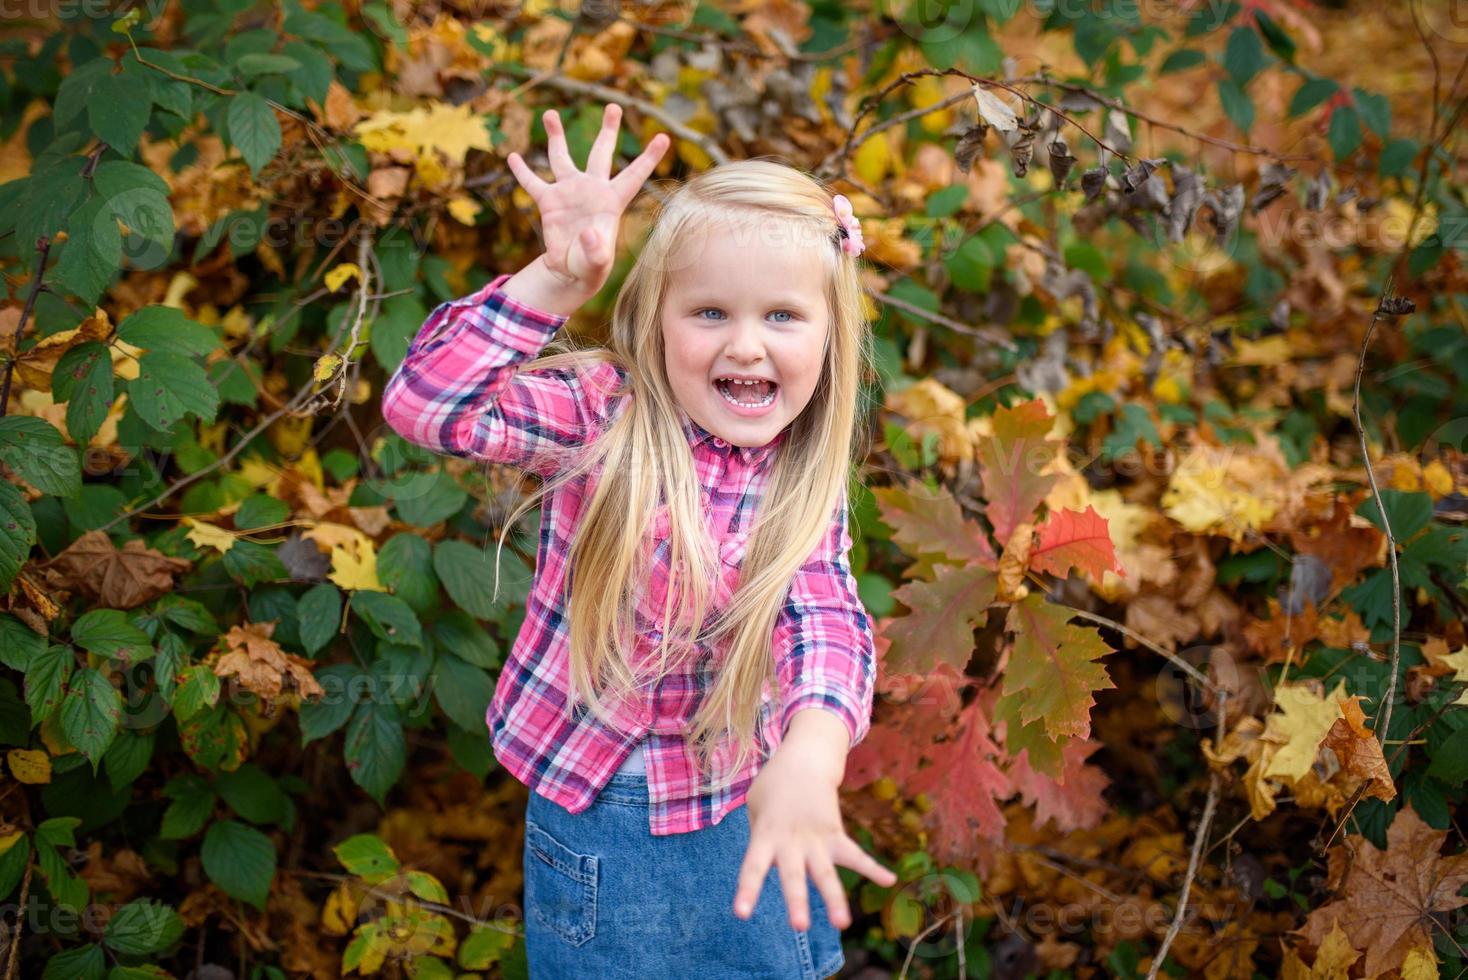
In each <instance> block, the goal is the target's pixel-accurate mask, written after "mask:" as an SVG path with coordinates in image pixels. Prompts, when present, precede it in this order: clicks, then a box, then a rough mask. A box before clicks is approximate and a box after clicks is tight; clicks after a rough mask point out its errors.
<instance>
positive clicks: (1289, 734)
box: [1263, 680, 1346, 779]
mask: <svg viewBox="0 0 1468 980" xmlns="http://www.w3.org/2000/svg"><path fill="white" fill-rule="evenodd" d="M1345 694H1346V682H1345V681H1343V680H1338V681H1336V686H1335V690H1334V691H1332V692H1331V693H1330V694H1329V695H1328V696H1326V697H1321V696H1320V695H1319V694H1316V693H1315V691H1314V689H1313V688H1311V687H1310V686H1309V685H1306V684H1285V685H1283V686H1281V687H1279V688H1277V689H1276V690H1275V692H1274V700H1275V703H1276V704H1278V705H1279V708H1280V711H1279V712H1278V713H1276V714H1272V715H1270V716H1269V719H1268V721H1267V722H1266V724H1265V727H1264V735H1263V738H1264V739H1265V740H1267V741H1270V742H1275V743H1278V744H1280V749H1279V751H1278V752H1276V753H1275V754H1274V758H1273V759H1271V760H1270V762H1269V765H1268V767H1266V768H1265V770H1264V773H1263V775H1264V777H1265V778H1284V779H1302V778H1304V776H1305V774H1306V773H1308V772H1309V771H1310V767H1311V766H1312V765H1314V764H1315V755H1316V753H1317V752H1318V751H1319V750H1320V743H1321V742H1323V741H1324V740H1325V736H1326V734H1327V733H1328V732H1329V731H1330V726H1332V725H1334V724H1335V720H1336V719H1337V718H1339V717H1340V715H1341V709H1340V704H1339V701H1340V699H1341V698H1343V697H1345Z"/></svg>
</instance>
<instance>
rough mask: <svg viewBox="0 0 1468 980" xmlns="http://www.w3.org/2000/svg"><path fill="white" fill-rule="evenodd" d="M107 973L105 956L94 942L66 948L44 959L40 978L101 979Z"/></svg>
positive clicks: (50, 979)
mask: <svg viewBox="0 0 1468 980" xmlns="http://www.w3.org/2000/svg"><path fill="white" fill-rule="evenodd" d="M106 975H107V958H106V957H105V956H103V954H102V947H101V946H98V945H97V944H96V943H88V944H87V945H85V946H78V947H77V948H76V949H68V950H67V951H66V952H64V953H57V954H56V955H55V956H53V957H51V958H50V959H48V960H47V961H46V968H45V969H44V970H43V971H41V980H102V978H103V977H105V976H106Z"/></svg>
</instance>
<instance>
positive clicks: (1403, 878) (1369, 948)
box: [1297, 809, 1468, 977]
mask: <svg viewBox="0 0 1468 980" xmlns="http://www.w3.org/2000/svg"><path fill="white" fill-rule="evenodd" d="M1447 836H1448V833H1447V831H1445V830H1433V829H1432V828H1431V827H1429V826H1428V825H1427V824H1425V823H1423V821H1422V818H1421V817H1419V816H1417V814H1416V813H1415V812H1414V811H1413V810H1411V809H1402V810H1398V811H1397V815H1396V818H1395V819H1394V820H1393V821H1392V825H1391V827H1390V828H1388V830H1387V832H1386V850H1385V851H1379V850H1377V849H1376V846H1375V845H1373V844H1372V843H1371V842H1370V841H1368V840H1366V839H1365V838H1364V837H1361V836H1358V835H1351V836H1348V837H1347V838H1346V839H1345V840H1344V841H1343V842H1342V843H1341V845H1340V846H1339V848H1337V849H1336V850H1337V851H1338V852H1341V853H1340V855H1339V856H1340V857H1344V858H1346V859H1347V860H1348V867H1347V870H1346V872H1345V879H1344V880H1343V881H1342V883H1341V888H1340V897H1339V898H1337V899H1336V900H1334V901H1331V902H1328V903H1326V904H1325V905H1322V906H1320V907H1319V908H1317V909H1316V910H1315V911H1313V912H1311V913H1310V915H1309V917H1308V918H1307V919H1306V920H1305V925H1304V927H1302V928H1301V929H1299V930H1297V931H1298V932H1299V934H1300V935H1302V936H1304V937H1305V938H1306V939H1307V940H1309V941H1310V943H1311V944H1312V945H1315V946H1322V945H1323V943H1324V941H1325V938H1326V936H1327V935H1328V934H1329V933H1330V932H1332V931H1333V930H1334V929H1335V928H1336V926H1337V924H1339V926H1340V928H1342V929H1344V930H1345V931H1346V934H1347V935H1348V936H1350V937H1351V940H1352V942H1353V943H1356V944H1359V945H1360V946H1361V947H1362V948H1364V949H1365V950H1366V963H1365V973H1366V976H1368V977H1375V976H1379V975H1380V974H1382V973H1385V972H1386V971H1388V970H1395V969H1399V968H1401V967H1403V966H1404V965H1405V964H1406V962H1407V959H1408V957H1409V955H1410V954H1412V953H1413V951H1414V950H1426V951H1428V952H1429V954H1430V951H1431V950H1432V935H1433V931H1434V929H1436V928H1440V926H1441V921H1442V919H1441V917H1442V915H1443V913H1445V912H1451V911H1452V910H1453V909H1456V908H1460V907H1462V906H1464V905H1468V898H1464V897H1461V896H1459V895H1458V892H1459V891H1460V890H1461V889H1462V888H1463V886H1464V885H1468V854H1455V855H1453V856H1451V857H1443V856H1442V853H1441V852H1442V845H1443V841H1445V840H1446V839H1447ZM1333 857H1334V855H1333Z"/></svg>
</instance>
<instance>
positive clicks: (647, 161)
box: [612, 133, 673, 207]
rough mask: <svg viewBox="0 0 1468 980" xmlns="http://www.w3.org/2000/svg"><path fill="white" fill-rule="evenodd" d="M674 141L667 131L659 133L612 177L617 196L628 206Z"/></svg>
mask: <svg viewBox="0 0 1468 980" xmlns="http://www.w3.org/2000/svg"><path fill="white" fill-rule="evenodd" d="M672 143H673V138H672V137H671V136H669V135H668V134H667V133H658V134H657V135H656V136H654V137H653V138H652V139H651V140H649V141H648V144H647V146H646V148H645V149H643V151H642V152H641V153H639V154H638V155H637V158H636V159H635V160H633V161H632V162H631V163H629V164H627V166H625V167H623V168H622V172H621V173H619V174H617V176H616V177H613V178H612V187H614V188H615V189H616V191H617V196H618V197H619V198H620V199H621V201H622V206H623V207H626V206H627V205H628V204H630V203H632V199H633V198H634V197H636V196H637V192H638V191H640V190H642V185H643V183H644V182H645V181H646V180H647V178H648V177H649V176H651V175H652V172H653V168H654V167H656V166H657V165H658V161H659V160H661V159H662V158H663V153H664V152H666V151H667V149H668V147H669V146H671V145H672Z"/></svg>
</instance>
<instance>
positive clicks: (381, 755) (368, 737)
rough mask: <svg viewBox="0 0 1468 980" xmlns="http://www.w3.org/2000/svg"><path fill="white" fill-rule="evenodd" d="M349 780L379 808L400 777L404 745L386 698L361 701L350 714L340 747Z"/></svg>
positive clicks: (394, 712) (395, 715)
mask: <svg viewBox="0 0 1468 980" xmlns="http://www.w3.org/2000/svg"><path fill="white" fill-rule="evenodd" d="M343 749H344V752H345V754H346V759H347V771H348V772H350V773H351V776H352V781H353V782H355V783H356V784H357V785H358V786H360V787H362V789H364V790H366V791H367V793H368V795H370V796H371V797H372V798H373V799H374V800H376V801H377V803H378V805H379V806H383V805H385V803H384V801H385V800H386V798H387V792H388V790H390V789H392V787H393V784H395V783H396V782H397V781H398V777H399V776H401V775H402V772H403V765H404V764H405V762H406V761H407V745H406V742H405V740H404V738H403V726H402V722H401V721H400V720H399V715H398V709H397V707H396V706H395V705H394V704H393V703H392V702H391V701H388V700H386V699H378V700H368V701H363V702H362V703H361V704H359V705H357V708H356V711H354V712H353V713H352V720H351V722H350V723H349V724H348V725H347V735H346V741H345V743H344V746H343Z"/></svg>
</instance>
